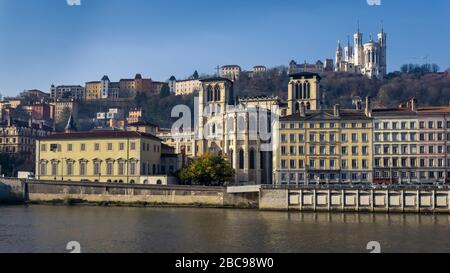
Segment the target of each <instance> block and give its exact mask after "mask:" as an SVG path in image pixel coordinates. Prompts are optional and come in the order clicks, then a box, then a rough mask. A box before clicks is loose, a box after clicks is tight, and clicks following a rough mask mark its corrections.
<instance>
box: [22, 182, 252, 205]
mask: <svg viewBox="0 0 450 273" xmlns="http://www.w3.org/2000/svg"><path fill="white" fill-rule="evenodd" d="M27 199H28V201H29V202H35V203H56V202H71V203H109V204H111V203H113V204H131V205H132V204H142V205H162V206H163V205H167V206H200V207H239V208H257V206H258V201H259V195H258V194H240V195H239V194H236V195H234V194H233V195H231V194H227V193H226V189H225V188H223V187H196V186H150V185H129V184H127V185H125V184H102V183H65V182H53V181H51V182H28V183H27Z"/></svg>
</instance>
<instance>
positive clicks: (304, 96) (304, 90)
mask: <svg viewBox="0 0 450 273" xmlns="http://www.w3.org/2000/svg"><path fill="white" fill-rule="evenodd" d="M302 93H303V99H306V98H307V94H306V82H304V83H303V92H302Z"/></svg>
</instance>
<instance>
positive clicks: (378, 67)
mask: <svg viewBox="0 0 450 273" xmlns="http://www.w3.org/2000/svg"><path fill="white" fill-rule="evenodd" d="M353 38H354V44H353V46H352V45H350V40H349V41H348V43H347V46H346V47H344V49H343V48H342V46H341V43H340V41H338V46H337V49H336V65H335V71H336V72H350V73H361V74H363V75H366V76H367V77H369V78H383V77H385V76H386V74H387V44H386V42H387V34H386V33H385V32H384V30H383V29H381V32H380V33H379V34H378V40H377V41H374V40H373V38H372V37H370V40H369V42H367V43H365V44H363V34H362V33H361V32H360V31H359V28H358V31H357V33H355V35H354V36H353Z"/></svg>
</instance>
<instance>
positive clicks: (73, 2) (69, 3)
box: [66, 0, 81, 6]
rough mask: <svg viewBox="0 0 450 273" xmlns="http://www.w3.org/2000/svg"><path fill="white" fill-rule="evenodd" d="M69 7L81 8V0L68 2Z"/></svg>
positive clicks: (69, 0) (67, 0) (68, 0)
mask: <svg viewBox="0 0 450 273" xmlns="http://www.w3.org/2000/svg"><path fill="white" fill-rule="evenodd" d="M66 3H67V5H69V6H81V0H66Z"/></svg>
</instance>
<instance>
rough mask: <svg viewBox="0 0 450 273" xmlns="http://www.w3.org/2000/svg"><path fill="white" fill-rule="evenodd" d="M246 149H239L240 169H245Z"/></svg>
mask: <svg viewBox="0 0 450 273" xmlns="http://www.w3.org/2000/svg"><path fill="white" fill-rule="evenodd" d="M244 160H245V159H244V150H242V149H241V150H240V151H239V169H241V170H243V169H244Z"/></svg>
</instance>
